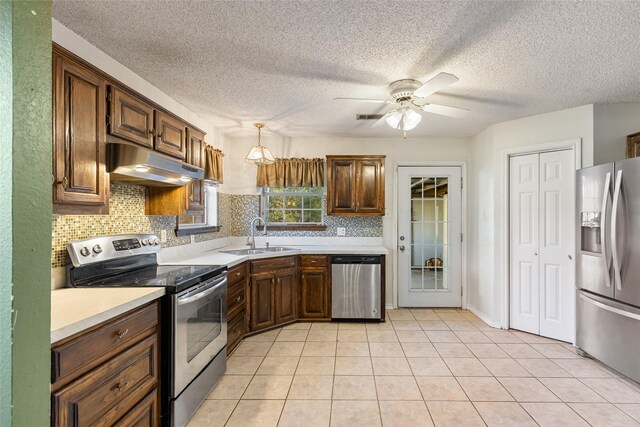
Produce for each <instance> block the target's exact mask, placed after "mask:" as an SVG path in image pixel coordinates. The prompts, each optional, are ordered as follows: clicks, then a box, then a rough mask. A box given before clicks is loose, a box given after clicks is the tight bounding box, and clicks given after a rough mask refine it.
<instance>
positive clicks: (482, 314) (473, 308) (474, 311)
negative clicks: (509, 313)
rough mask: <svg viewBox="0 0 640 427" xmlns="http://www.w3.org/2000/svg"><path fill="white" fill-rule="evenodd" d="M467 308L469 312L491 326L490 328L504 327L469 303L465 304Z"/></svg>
mask: <svg viewBox="0 0 640 427" xmlns="http://www.w3.org/2000/svg"><path fill="white" fill-rule="evenodd" d="M467 310H469V311H470V312H472V313H473V314H475V315H476V316H478V318H480V320H482V321H483V322H484V323H486V324H487V325H489V326H491V327H492V328H496V329H504V328H503V327H502V325H501V324H499V323H496V322H494V321H493V320H491V319H489V318H488V317H487V316H486V315H485V314H484V313H482V312H481V311H480V310H478V309H477V308H475V307H474V306H472V305H471V304H467Z"/></svg>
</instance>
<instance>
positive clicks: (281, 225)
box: [257, 187, 327, 231]
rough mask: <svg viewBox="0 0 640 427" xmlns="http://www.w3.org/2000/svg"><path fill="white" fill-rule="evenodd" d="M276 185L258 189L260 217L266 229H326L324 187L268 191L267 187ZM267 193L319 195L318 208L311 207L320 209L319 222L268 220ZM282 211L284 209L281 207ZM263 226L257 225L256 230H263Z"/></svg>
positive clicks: (302, 209)
mask: <svg viewBox="0 0 640 427" xmlns="http://www.w3.org/2000/svg"><path fill="white" fill-rule="evenodd" d="M270 188H274V189H277V187H262V188H261V189H260V217H261V218H262V219H263V220H264V221H265V224H266V227H267V230H282V231H288V230H301V231H323V230H326V229H327V225H326V224H325V223H324V221H325V217H326V213H325V194H326V193H325V188H324V187H284V188H283V190H286V189H287V188H309V189H315V190H316V191H313V192H312V191H309V192H301V191H282V192H278V193H270V192H269V189H270ZM269 195H278V196H302V197H304V196H309V195H314V196H316V197H320V209H311V210H319V211H320V222H269V221H268V217H269V209H268V207H267V203H268V198H269ZM300 210H301V211H304V210H308V209H304V207H301V208H300ZM283 211H284V209H283ZM264 227H265V226H262V225H261V226H258V227H257V229H258V230H264Z"/></svg>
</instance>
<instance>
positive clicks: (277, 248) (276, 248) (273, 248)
mask: <svg viewBox="0 0 640 427" xmlns="http://www.w3.org/2000/svg"><path fill="white" fill-rule="evenodd" d="M260 250H263V251H266V252H282V251H295V248H287V247H285V246H271V247H269V248H262V249H260Z"/></svg>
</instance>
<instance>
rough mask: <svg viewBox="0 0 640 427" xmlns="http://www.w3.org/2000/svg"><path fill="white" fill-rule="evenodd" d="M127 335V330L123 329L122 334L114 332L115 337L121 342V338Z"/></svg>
mask: <svg viewBox="0 0 640 427" xmlns="http://www.w3.org/2000/svg"><path fill="white" fill-rule="evenodd" d="M128 333H129V328H127V329H125V330H124V331H122V332H116V336H117V337H118V339H119V340H121V339H122V338H124V337H125V336H126V335H127V334H128Z"/></svg>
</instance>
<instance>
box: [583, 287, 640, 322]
mask: <svg viewBox="0 0 640 427" xmlns="http://www.w3.org/2000/svg"><path fill="white" fill-rule="evenodd" d="M580 298H582V299H583V300H585V301H586V302H588V303H589V304H593V305H595V306H596V307H598V308H601V309H603V310H606V311H609V312H611V313H615V314H619V315H620V316H624V317H628V318H630V319H635V320H640V315H638V314H636V313H631V312H629V311H625V310H620V309H619V308H616V307H612V306H610V305H607V304H603V303H601V302H600V301H596V300H594V299H593V298H589V297H588V296H586V295H584V294H582V293H580Z"/></svg>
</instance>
